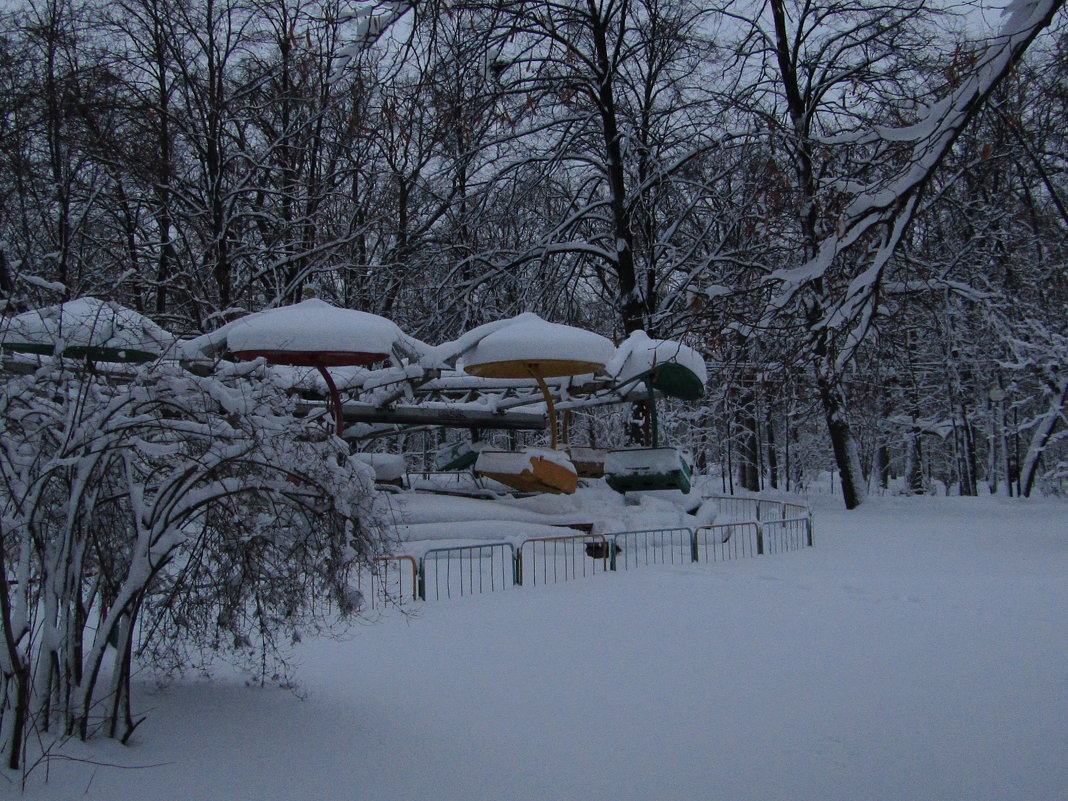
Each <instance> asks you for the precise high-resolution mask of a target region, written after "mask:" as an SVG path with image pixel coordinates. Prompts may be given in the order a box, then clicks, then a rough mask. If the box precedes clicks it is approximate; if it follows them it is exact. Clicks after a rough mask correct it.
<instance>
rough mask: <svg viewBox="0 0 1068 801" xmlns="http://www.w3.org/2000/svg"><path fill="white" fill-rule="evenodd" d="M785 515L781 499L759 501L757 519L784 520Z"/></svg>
mask: <svg viewBox="0 0 1068 801" xmlns="http://www.w3.org/2000/svg"><path fill="white" fill-rule="evenodd" d="M784 517H786V515H785V514H783V505H782V502H781V501H763V500H761V501H757V516H756V519H757V520H760V521H764V520H782V519H783V518H784Z"/></svg>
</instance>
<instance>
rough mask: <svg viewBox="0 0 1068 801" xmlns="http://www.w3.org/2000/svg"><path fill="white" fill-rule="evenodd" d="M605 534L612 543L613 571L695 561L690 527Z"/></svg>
mask: <svg viewBox="0 0 1068 801" xmlns="http://www.w3.org/2000/svg"><path fill="white" fill-rule="evenodd" d="M605 536H606V537H607V538H608V539H609V540H610V541H611V544H612V547H611V548H610V549H609V554H608V555H609V559H610V562H609V565H610V567H611V569H612V570H619V569H623V570H630V569H631V568H632V567H639V566H642V565H681V564H687V563H691V562H694V561H696V560H695V559H694V553H693V545H694V539H693V530H692V529H689V528H681V527H679V528H650V529H642V530H640V531H617V532H615V533H613V534H606V535H605Z"/></svg>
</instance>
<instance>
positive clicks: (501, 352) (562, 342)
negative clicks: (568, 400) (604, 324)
mask: <svg viewBox="0 0 1068 801" xmlns="http://www.w3.org/2000/svg"><path fill="white" fill-rule="evenodd" d="M615 353H616V349H615V346H614V345H613V344H612V342H611V340H609V339H606V338H605V337H603V336H601V335H600V334H595V333H593V332H592V331H586V330H584V329H581V328H575V327H573V326H569V325H560V324H558V323H550V322H546V321H545V320H543V319H541V318H540V317H538V316H537V315H534V314H525V315H522V316H521V317H520V318H514V319H513V320H512V321H511V322H509V323H508V324H506V325H502V326H501V327H499V328H496V329H495V330H493V331H491V332H490V333H489V334H487V335H486V336H485V337H483V338H482V339H480V340H479V341H478V344H477V345H475V346H474V347H473V348H472V349H471V350H470V351H468V352H467V354H466V355H465V356H464V357H463V366H465V367H473V366H475V365H480V364H492V363H495V362H508V361H535V362H536V361H549V360H554V361H578V362H591V363H593V364H601V365H604V364H608V362H610V361H611V360H612V357H613V356H615Z"/></svg>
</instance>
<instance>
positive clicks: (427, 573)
mask: <svg viewBox="0 0 1068 801" xmlns="http://www.w3.org/2000/svg"><path fill="white" fill-rule="evenodd" d="M515 570H516V559H515V546H514V545H512V544H511V543H510V542H490V543H486V544H484V545H464V546H459V547H454V548H432V549H430V550H429V551H427V552H426V553H425V554H423V556H422V558H421V559H420V560H419V597H420V598H421V599H423V600H424V601H427V600H431V599H433V600H440V599H442V598H453V597H462V596H464V595H478V594H480V593H486V592H500V591H502V590H506V589H508V588H509V587H513V586H515V583H516V575H515Z"/></svg>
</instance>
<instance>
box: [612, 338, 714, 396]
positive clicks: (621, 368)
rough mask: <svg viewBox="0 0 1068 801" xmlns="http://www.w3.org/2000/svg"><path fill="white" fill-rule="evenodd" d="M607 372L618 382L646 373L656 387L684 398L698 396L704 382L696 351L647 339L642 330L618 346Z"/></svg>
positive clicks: (702, 363)
mask: <svg viewBox="0 0 1068 801" xmlns="http://www.w3.org/2000/svg"><path fill="white" fill-rule="evenodd" d="M607 371H608V373H609V374H610V375H612V376H613V377H614V378H615V379H616V380H617V381H619V382H621V383H622V382H626V381H631V380H634V379H638V378H642V377H644V376H649V377H650V378H651V379H652V382H653V386H654V387H655V388H656V389H659V390H660V391H662V392H664V393H666V394H668V395H673V396H675V397H680V398H684V399H686V400H696V399H697V398H699V397H700V396H701V395H702V394H703V393H704V385H705V383H706V382H707V381H708V371H707V369H706V367H705V360H704V359H703V358H702V357H701V354H699V353H698V352H697V351H696V350H694V349H693V348H691V347H690V346H688V345H684V344H682V343H681V342H676V341H674V340H671V339H651V338H650V337H649V335H648V334H646V333H645V332H644V331H635V332H634V333H633V334H631V335H630V336H629V337H628V338H627V340H626V341H625V342H624V343H623V344H622V345H620V346H619V350H618V352H617V354H616V358H615V359H614V360H613V361H612V362H611V363H610V364H609V365H608V368H607Z"/></svg>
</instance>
